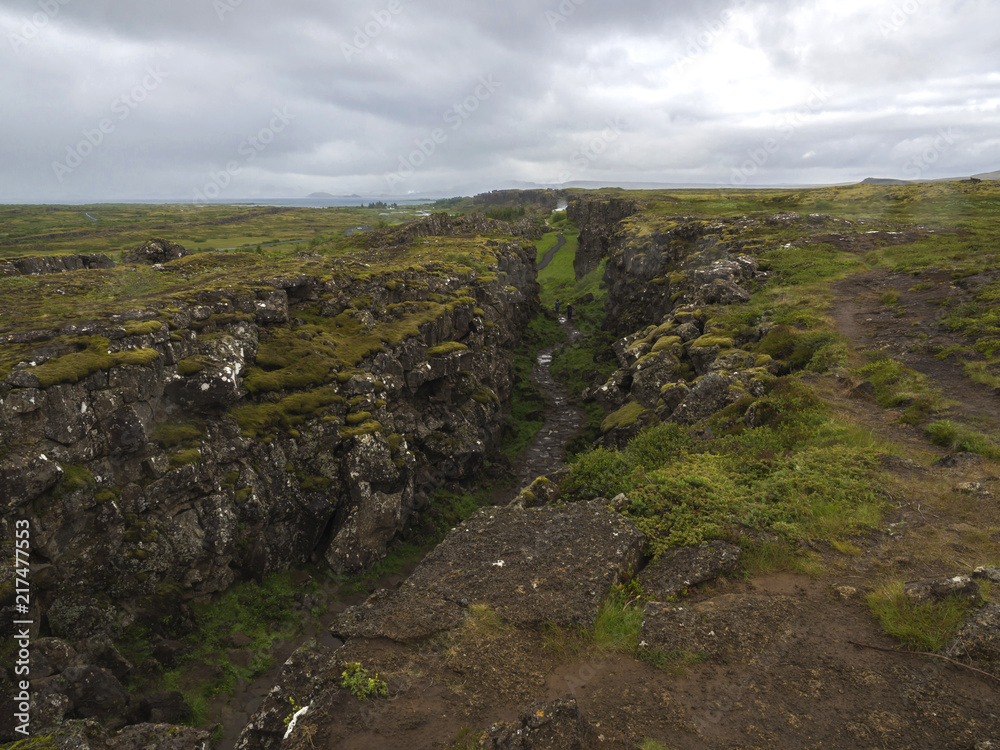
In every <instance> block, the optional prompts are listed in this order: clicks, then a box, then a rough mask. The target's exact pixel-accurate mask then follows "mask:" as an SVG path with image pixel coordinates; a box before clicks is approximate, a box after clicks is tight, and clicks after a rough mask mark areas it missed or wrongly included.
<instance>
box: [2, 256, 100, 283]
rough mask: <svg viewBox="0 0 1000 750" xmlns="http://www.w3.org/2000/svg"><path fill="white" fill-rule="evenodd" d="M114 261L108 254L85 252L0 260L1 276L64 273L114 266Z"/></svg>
mask: <svg viewBox="0 0 1000 750" xmlns="http://www.w3.org/2000/svg"><path fill="white" fill-rule="evenodd" d="M114 265H115V264H114V261H113V260H111V258H109V257H108V256H107V255H101V254H99V253H89V254H88V253H83V254H80V255H45V256H37V255H28V256H24V257H23V258H7V259H5V260H0V277H3V276H34V275H37V274H42V273H63V272H64V271H79V270H80V269H83V268H112V267H114Z"/></svg>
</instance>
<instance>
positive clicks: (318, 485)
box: [296, 474, 332, 492]
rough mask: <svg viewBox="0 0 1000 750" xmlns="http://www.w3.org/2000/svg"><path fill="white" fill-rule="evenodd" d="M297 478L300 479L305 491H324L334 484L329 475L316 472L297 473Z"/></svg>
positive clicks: (300, 485) (300, 484)
mask: <svg viewBox="0 0 1000 750" xmlns="http://www.w3.org/2000/svg"><path fill="white" fill-rule="evenodd" d="M296 478H297V479H298V480H299V487H301V488H302V491H303V492H322V491H323V490H327V489H329V488H330V485H331V484H332V482H331V481H330V480H329V479H328V478H327V477H323V476H318V475H314V474H302V475H296Z"/></svg>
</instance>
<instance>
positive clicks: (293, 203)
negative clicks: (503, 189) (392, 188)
mask: <svg viewBox="0 0 1000 750" xmlns="http://www.w3.org/2000/svg"><path fill="white" fill-rule="evenodd" d="M441 197H445V196H441ZM441 197H433V196H421V197H419V198H400V197H399V196H396V197H394V198H393V197H385V196H378V195H374V196H362V197H357V196H339V195H338V196H333V197H330V198H240V199H222V198H220V199H218V200H206V201H193V200H191V199H190V198H176V199H174V200H170V199H169V198H144V199H135V200H90V201H85V200H70V201H61V202H59V203H49V204H44V203H41V204H37V205H62V206H97V205H114V204H122V203H141V204H145V205H154V206H155V205H159V206H176V205H184V204H190V205H197V206H204V205H212V206H286V207H289V208H339V207H344V206H355V207H357V206H367V205H368V204H369V203H379V202H381V203H385V204H386V205H389V206H391V205H392V204H393V203H395V204H396V205H397V206H400V207H402V206H421V205H426V204H428V203H433V202H434V201H436V200H440V199H441ZM448 197H450V196H448ZM22 205H24V204H22ZM33 205H34V204H33Z"/></svg>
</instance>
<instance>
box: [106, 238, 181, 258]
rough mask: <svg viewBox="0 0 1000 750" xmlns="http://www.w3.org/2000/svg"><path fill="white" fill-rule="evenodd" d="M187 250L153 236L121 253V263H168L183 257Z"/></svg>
mask: <svg viewBox="0 0 1000 750" xmlns="http://www.w3.org/2000/svg"><path fill="white" fill-rule="evenodd" d="M187 253H188V251H187V250H185V249H184V248H183V247H182V246H181V245H178V244H176V243H173V242H169V241H168V240H162V239H158V238H154V239H151V240H146V241H145V242H143V243H142V244H141V245H139V246H138V247H136V248H133V249H132V250H129V251H128V252H127V253H124V254H123V255H122V263H149V264H150V265H154V264H157V263H168V262H170V261H172V260H177V259H178V258H183V257H184V256H185V255H187Z"/></svg>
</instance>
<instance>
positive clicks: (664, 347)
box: [652, 336, 681, 354]
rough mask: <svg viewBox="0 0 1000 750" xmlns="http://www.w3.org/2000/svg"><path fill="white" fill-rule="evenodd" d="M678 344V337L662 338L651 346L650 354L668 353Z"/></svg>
mask: <svg viewBox="0 0 1000 750" xmlns="http://www.w3.org/2000/svg"><path fill="white" fill-rule="evenodd" d="M680 343H681V337H680V336H662V337H660V338H659V339H657V340H656V343H655V344H653V349H652V353H653V354H655V353H657V352H662V351H668V350H670V349H672V348H673V347H675V346H676V345H678V344H680Z"/></svg>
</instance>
